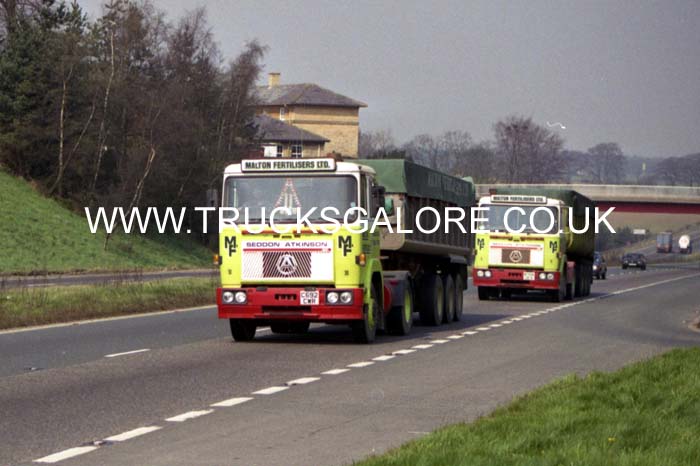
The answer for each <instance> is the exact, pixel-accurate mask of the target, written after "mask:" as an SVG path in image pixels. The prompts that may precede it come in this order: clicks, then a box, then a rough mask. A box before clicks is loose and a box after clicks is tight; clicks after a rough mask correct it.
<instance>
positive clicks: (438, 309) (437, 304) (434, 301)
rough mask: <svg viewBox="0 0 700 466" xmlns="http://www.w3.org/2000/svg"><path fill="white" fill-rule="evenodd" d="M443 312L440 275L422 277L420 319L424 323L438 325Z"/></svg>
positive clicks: (443, 292) (442, 289) (443, 294)
mask: <svg viewBox="0 0 700 466" xmlns="http://www.w3.org/2000/svg"><path fill="white" fill-rule="evenodd" d="M444 312H445V290H444V286H443V283H442V278H440V275H436V274H431V275H428V276H426V277H425V278H424V279H423V286H422V287H421V306H420V320H421V322H423V324H424V325H432V326H435V325H440V322H442V316H443V313H444Z"/></svg>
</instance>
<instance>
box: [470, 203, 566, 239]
mask: <svg viewBox="0 0 700 466" xmlns="http://www.w3.org/2000/svg"><path fill="white" fill-rule="evenodd" d="M482 207H488V208H489V210H488V211H483V212H481V217H482V218H486V221H485V222H483V223H480V224H479V229H480V230H488V231H498V232H505V231H507V230H506V224H505V216H506V212H507V211H508V209H512V208H513V207H520V208H521V209H523V211H524V212H525V214H524V215H523V214H522V212H520V211H518V210H516V209H513V210H511V211H510V213H509V214H508V226H509V227H510V228H511V230H519V229H520V228H521V227H522V226H523V225H524V226H525V229H524V230H523V232H524V233H534V232H535V229H537V230H539V232H540V233H543V234H548V233H556V232H558V231H559V213H558V212H559V209H557V208H556V207H549V206H530V205H519V206H515V205H494V204H490V205H487V206H482ZM537 208H539V210H538V211H537V212H535V213H534V215H533V211H534V210H535V209H537ZM544 209H547V210H548V211H550V212H552V216H553V217H554V223H553V224H552V227H551V228H550V223H551V222H552V219H551V216H550V215H549V214H548V213H547V212H546V211H545V210H544Z"/></svg>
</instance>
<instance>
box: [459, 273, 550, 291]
mask: <svg viewBox="0 0 700 466" xmlns="http://www.w3.org/2000/svg"><path fill="white" fill-rule="evenodd" d="M479 270H481V271H482V272H483V273H486V271H487V270H488V271H489V272H490V275H491V276H490V277H487V276H482V277H479V276H478V271H479ZM526 273H531V274H534V278H533V279H531V278H530V277H526V276H525V274H526ZM541 273H544V274H546V275H549V274H551V276H552V279H551V280H550V279H548V278H544V279H543V278H541V277H540V274H541ZM472 276H473V280H474V286H490V287H496V288H519V289H527V290H558V289H559V272H544V271H542V270H523V269H474V270H473V272H472ZM525 278H528V279H527V280H526V279H525Z"/></svg>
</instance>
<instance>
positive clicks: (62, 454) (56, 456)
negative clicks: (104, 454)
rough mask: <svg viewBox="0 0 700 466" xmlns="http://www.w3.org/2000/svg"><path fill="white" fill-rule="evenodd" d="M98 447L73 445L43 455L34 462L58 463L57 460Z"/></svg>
mask: <svg viewBox="0 0 700 466" xmlns="http://www.w3.org/2000/svg"><path fill="white" fill-rule="evenodd" d="M98 448H99V447H75V448H69V449H68V450H63V451H59V452H58V453H54V454H53V455H49V456H44V457H43V458H39V459H38V460H34V462H35V463H58V462H59V461H63V460H67V459H68V458H74V457H76V456H79V455H82V454H85V453H89V452H91V451H94V450H97V449H98Z"/></svg>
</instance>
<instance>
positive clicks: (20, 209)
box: [0, 170, 211, 275]
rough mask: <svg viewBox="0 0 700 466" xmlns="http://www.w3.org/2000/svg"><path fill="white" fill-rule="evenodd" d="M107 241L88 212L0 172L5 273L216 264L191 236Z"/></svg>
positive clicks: (0, 263) (0, 252)
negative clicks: (90, 224)
mask: <svg viewBox="0 0 700 466" xmlns="http://www.w3.org/2000/svg"><path fill="white" fill-rule="evenodd" d="M93 215H95V214H94V213H93ZM151 227H153V225H151ZM104 239H105V233H104V231H99V232H98V233H96V234H92V233H90V229H89V227H88V222H87V218H86V216H85V214H84V213H82V212H80V213H76V212H73V211H71V210H69V209H67V208H66V207H65V206H63V205H62V204H61V203H59V202H57V201H56V200H54V199H50V198H47V197H44V196H42V195H41V194H40V193H38V192H36V191H35V190H34V189H33V188H32V186H31V185H30V184H29V183H27V182H26V181H24V180H22V179H20V178H16V177H13V176H11V175H9V174H7V173H5V172H3V171H2V170H0V275H9V274H33V273H54V272H86V271H90V272H97V271H114V270H161V269H186V268H200V267H207V266H209V265H210V264H211V252H210V251H209V250H208V249H207V248H205V247H204V246H202V245H201V244H200V243H198V242H197V241H193V240H192V239H191V235H186V234H181V235H158V234H148V235H141V234H128V235H127V234H124V233H116V234H114V235H113V236H112V237H111V239H110V240H109V243H108V246H107V249H106V250H105V249H104Z"/></svg>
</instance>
